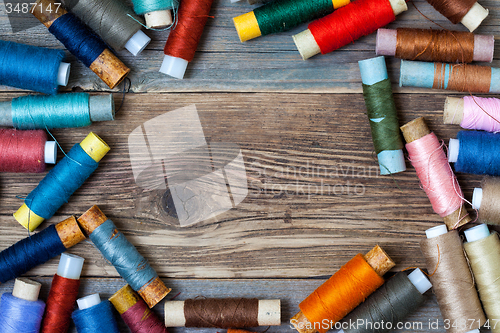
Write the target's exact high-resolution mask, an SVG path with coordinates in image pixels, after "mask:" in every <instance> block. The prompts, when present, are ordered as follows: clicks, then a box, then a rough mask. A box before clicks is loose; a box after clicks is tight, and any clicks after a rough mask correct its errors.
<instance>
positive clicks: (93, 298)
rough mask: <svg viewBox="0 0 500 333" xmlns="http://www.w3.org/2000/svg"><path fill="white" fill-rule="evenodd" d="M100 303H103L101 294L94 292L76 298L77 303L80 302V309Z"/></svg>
mask: <svg viewBox="0 0 500 333" xmlns="http://www.w3.org/2000/svg"><path fill="white" fill-rule="evenodd" d="M99 303H101V297H100V296H99V294H92V295H89V296H85V297H82V298H79V299H77V300H76V304H78V309H80V310H85V309H88V308H91V307H93V306H95V305H97V304H99Z"/></svg>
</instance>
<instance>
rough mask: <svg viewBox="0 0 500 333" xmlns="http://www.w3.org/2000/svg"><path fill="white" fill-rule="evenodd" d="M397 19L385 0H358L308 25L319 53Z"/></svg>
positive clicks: (353, 39) (326, 51)
mask: <svg viewBox="0 0 500 333" xmlns="http://www.w3.org/2000/svg"><path fill="white" fill-rule="evenodd" d="M395 19H396V16H395V15H394V11H393V10H392V7H391V4H390V3H389V1H388V0H357V1H354V2H351V3H350V4H349V5H347V6H345V7H342V8H339V9H338V10H336V11H334V12H333V13H332V14H330V15H327V16H325V17H323V18H320V19H318V20H316V21H314V22H311V23H310V24H309V26H308V28H309V30H310V31H311V33H312V35H313V36H314V39H315V40H316V43H317V44H318V46H319V48H320V50H321V53H322V54H325V53H329V52H332V51H335V50H337V49H338V48H341V47H342V46H345V45H347V44H349V43H351V42H353V41H355V40H356V39H358V38H360V37H362V36H365V35H368V34H371V33H372V32H374V31H376V30H377V29H378V28H380V27H383V26H385V25H387V24H389V23H391V22H392V21H394V20H395Z"/></svg>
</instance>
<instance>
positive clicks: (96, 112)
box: [0, 93, 115, 129]
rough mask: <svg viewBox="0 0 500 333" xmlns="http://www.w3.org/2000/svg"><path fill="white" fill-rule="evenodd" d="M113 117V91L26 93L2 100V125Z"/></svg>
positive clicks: (57, 124)
mask: <svg viewBox="0 0 500 333" xmlns="http://www.w3.org/2000/svg"><path fill="white" fill-rule="evenodd" d="M114 119H115V103H114V101H113V95H112V94H106V95H98V96H89V94H87V93H70V94H59V95H54V96H42V95H27V96H21V97H17V98H14V99H13V100H11V101H5V102H0V126H13V127H15V128H18V129H50V128H69V127H83V126H89V125H90V124H92V122H93V121H107V120H114Z"/></svg>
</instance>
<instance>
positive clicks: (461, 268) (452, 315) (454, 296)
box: [420, 225, 486, 333]
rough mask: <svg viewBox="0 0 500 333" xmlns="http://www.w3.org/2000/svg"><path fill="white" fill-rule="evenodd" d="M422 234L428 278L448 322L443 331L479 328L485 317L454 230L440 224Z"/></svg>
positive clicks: (462, 331) (421, 244)
mask: <svg viewBox="0 0 500 333" xmlns="http://www.w3.org/2000/svg"><path fill="white" fill-rule="evenodd" d="M425 234H426V235H427V239H422V241H421V242H420V250H421V251H422V254H423V255H424V258H425V262H426V265H427V270H428V271H429V273H431V274H430V275H429V279H430V281H431V283H432V289H433V290H434V294H435V295H436V298H437V302H438V305H439V308H440V309H441V315H442V316H443V319H444V320H448V321H449V322H450V323H451V324H450V326H449V327H448V328H447V330H446V331H447V332H448V333H464V332H470V331H471V330H474V329H477V330H479V328H480V327H481V326H482V325H483V324H484V323H485V321H486V318H485V316H484V313H483V309H482V308H481V303H480V302H479V297H478V295H477V292H476V289H475V288H474V280H473V278H472V275H471V272H470V270H469V266H468V264H467V259H466V258H465V255H464V251H463V249H462V241H461V240H460V236H459V235H458V232H457V231H456V230H451V231H449V232H447V230H446V227H445V226H444V225H440V226H437V227H434V228H430V229H427V230H426V231H425ZM452 324H453V325H452ZM477 332H479V331H477Z"/></svg>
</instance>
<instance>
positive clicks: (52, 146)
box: [44, 141, 57, 164]
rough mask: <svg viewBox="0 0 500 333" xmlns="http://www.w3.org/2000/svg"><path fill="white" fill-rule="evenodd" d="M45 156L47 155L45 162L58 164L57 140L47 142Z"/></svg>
mask: <svg viewBox="0 0 500 333" xmlns="http://www.w3.org/2000/svg"><path fill="white" fill-rule="evenodd" d="M44 157H45V163H47V164H56V160H57V145H56V142H55V141H46V142H45V151H44Z"/></svg>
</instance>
